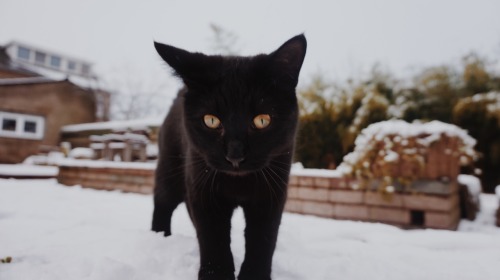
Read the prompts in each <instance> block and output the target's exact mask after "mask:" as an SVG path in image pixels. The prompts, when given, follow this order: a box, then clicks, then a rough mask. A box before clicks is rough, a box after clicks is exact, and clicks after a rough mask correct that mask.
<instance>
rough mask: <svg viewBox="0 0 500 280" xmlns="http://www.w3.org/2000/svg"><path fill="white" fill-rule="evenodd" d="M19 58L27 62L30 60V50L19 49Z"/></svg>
mask: <svg viewBox="0 0 500 280" xmlns="http://www.w3.org/2000/svg"><path fill="white" fill-rule="evenodd" d="M17 57H18V58H21V59H25V60H30V49H28V48H25V47H17Z"/></svg>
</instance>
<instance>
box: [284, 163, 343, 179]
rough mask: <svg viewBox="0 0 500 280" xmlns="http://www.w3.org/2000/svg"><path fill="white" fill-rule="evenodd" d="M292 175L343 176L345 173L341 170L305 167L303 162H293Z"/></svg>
mask: <svg viewBox="0 0 500 280" xmlns="http://www.w3.org/2000/svg"><path fill="white" fill-rule="evenodd" d="M290 175H294V176H304V177H323V178H342V177H344V174H343V172H342V171H341V170H338V169H336V170H331V169H314V168H304V166H303V165H302V163H299V162H298V163H294V164H292V169H291V170H290Z"/></svg>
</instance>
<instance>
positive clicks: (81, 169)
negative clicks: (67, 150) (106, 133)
mask: <svg viewBox="0 0 500 280" xmlns="http://www.w3.org/2000/svg"><path fill="white" fill-rule="evenodd" d="M155 168H156V165H155V164H151V163H122V162H106V161H90V160H88V161H87V160H63V161H61V162H60V163H59V175H58V181H59V183H61V184H64V185H68V186H71V185H81V186H82V187H84V188H93V189H98V190H120V191H123V192H133V193H142V194H152V193H153V186H154V170H155Z"/></svg>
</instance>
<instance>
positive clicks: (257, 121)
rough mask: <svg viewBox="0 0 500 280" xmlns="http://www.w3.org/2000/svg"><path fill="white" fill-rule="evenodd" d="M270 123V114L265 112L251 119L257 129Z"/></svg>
mask: <svg viewBox="0 0 500 280" xmlns="http://www.w3.org/2000/svg"><path fill="white" fill-rule="evenodd" d="M270 123H271V116H269V115H267V114H262V115H258V116H256V117H255V118H254V119H253V124H254V125H255V127H256V128H258V129H263V128H266V127H268V126H269V124H270Z"/></svg>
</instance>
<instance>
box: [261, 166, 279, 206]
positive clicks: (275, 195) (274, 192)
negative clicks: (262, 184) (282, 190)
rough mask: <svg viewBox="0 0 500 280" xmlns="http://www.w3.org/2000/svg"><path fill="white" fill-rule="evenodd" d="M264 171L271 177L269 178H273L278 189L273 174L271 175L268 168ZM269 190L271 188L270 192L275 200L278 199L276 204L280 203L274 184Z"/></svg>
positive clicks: (269, 185)
mask: <svg viewBox="0 0 500 280" xmlns="http://www.w3.org/2000/svg"><path fill="white" fill-rule="evenodd" d="M262 170H263V171H265V172H266V173H267V174H268V175H269V177H271V179H272V180H273V182H274V183H275V184H276V187H278V186H277V184H278V183H277V182H276V180H275V179H274V177H273V175H272V174H271V173H269V171H268V168H267V167H266V168H264V169H262ZM266 177H267V176H266ZM268 188H269V191H270V192H271V193H272V196H273V198H275V199H276V203H278V202H279V197H278V195H277V193H276V191H275V190H274V189H275V187H274V186H273V184H268Z"/></svg>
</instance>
